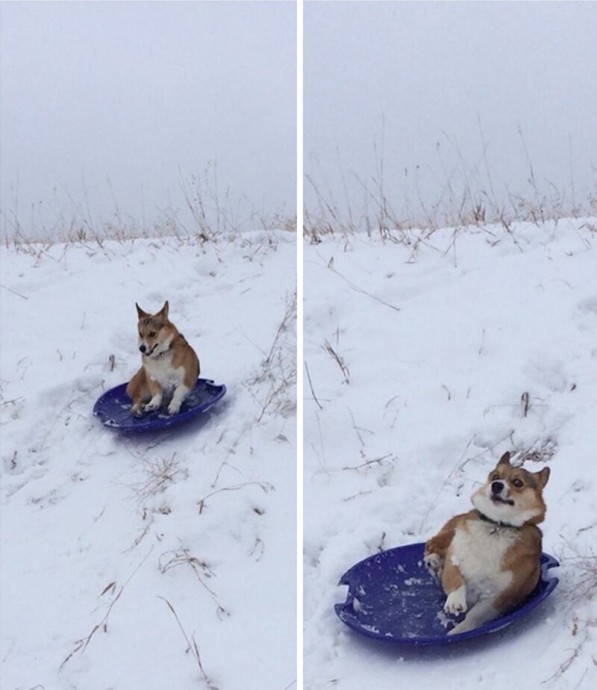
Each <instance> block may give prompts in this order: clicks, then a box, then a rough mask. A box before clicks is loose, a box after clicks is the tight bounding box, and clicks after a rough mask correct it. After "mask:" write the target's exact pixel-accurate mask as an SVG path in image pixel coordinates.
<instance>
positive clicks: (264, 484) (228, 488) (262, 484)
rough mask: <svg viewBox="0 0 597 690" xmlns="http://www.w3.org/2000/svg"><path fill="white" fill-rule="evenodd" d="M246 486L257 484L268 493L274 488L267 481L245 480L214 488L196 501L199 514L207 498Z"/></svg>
mask: <svg viewBox="0 0 597 690" xmlns="http://www.w3.org/2000/svg"><path fill="white" fill-rule="evenodd" d="M247 486H258V487H259V488H260V489H261V490H262V491H263V492H264V493H269V492H270V491H273V490H274V486H273V484H268V483H267V482H245V483H244V484H233V485H232V486H224V487H222V488H221V489H216V491H212V492H211V493H210V494H207V495H206V496H204V497H203V498H202V499H200V500H199V501H197V506H198V508H199V514H200V515H201V513H202V512H203V509H204V508H205V502H206V501H207V499H208V498H211V497H212V496H215V495H216V494H220V493H224V492H225V491H240V490H241V489H244V488H245V487H247Z"/></svg>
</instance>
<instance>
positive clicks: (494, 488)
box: [491, 482, 504, 496]
mask: <svg viewBox="0 0 597 690" xmlns="http://www.w3.org/2000/svg"><path fill="white" fill-rule="evenodd" d="M503 490H504V482H491V493H492V494H493V495H494V496H497V495H498V494H501V493H502V491H503Z"/></svg>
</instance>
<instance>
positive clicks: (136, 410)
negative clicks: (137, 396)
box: [132, 403, 143, 417]
mask: <svg viewBox="0 0 597 690" xmlns="http://www.w3.org/2000/svg"><path fill="white" fill-rule="evenodd" d="M132 411H133V414H134V415H135V417H141V415H142V414H143V405H142V403H135V404H134V405H133V408H132Z"/></svg>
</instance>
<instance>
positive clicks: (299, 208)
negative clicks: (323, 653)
mask: <svg viewBox="0 0 597 690" xmlns="http://www.w3.org/2000/svg"><path fill="white" fill-rule="evenodd" d="M303 30H304V0H296V304H297V309H296V314H297V316H296V318H297V324H296V326H297V328H296V334H297V338H296V343H297V347H296V374H297V375H296V397H297V400H296V402H297V405H296V422H297V426H296V449H297V453H296V603H297V605H296V619H297V620H296V626H297V629H296V640H297V645H296V654H297V677H296V687H297V690H303V682H304V680H303V488H304V483H303V482H304V476H303V407H304V405H303V401H304V396H303V390H304V385H303V384H304V376H303V323H304V322H303V295H304V285H303V265H304V264H303V256H304V253H303V248H304V245H303V225H304V207H303V203H304V191H303V179H304V178H303V175H304V161H303V150H304V149H303Z"/></svg>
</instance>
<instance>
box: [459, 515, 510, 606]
mask: <svg viewBox="0 0 597 690" xmlns="http://www.w3.org/2000/svg"><path fill="white" fill-rule="evenodd" d="M466 527H467V529H464V528H463V527H461V528H459V529H457V530H456V533H455V535H454V539H453V540H452V544H451V547H450V552H449V553H448V558H449V559H450V560H451V562H452V563H453V564H454V565H456V566H458V568H459V570H460V572H461V573H462V576H463V577H464V580H465V582H466V588H467V601H468V603H469V606H470V605H471V603H474V602H475V601H477V600H479V599H486V598H492V597H494V596H495V595H496V594H498V593H499V592H503V591H504V590H505V589H506V588H507V587H508V585H509V584H510V582H511V581H512V573H511V572H510V571H505V570H503V559H504V556H505V554H506V552H507V551H508V549H509V548H510V547H511V546H513V544H514V543H515V542H516V540H517V538H518V535H517V531H516V530H515V529H511V528H504V527H497V526H496V525H494V524H492V523H490V522H485V521H481V520H479V521H470V522H468V523H467V525H466Z"/></svg>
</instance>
